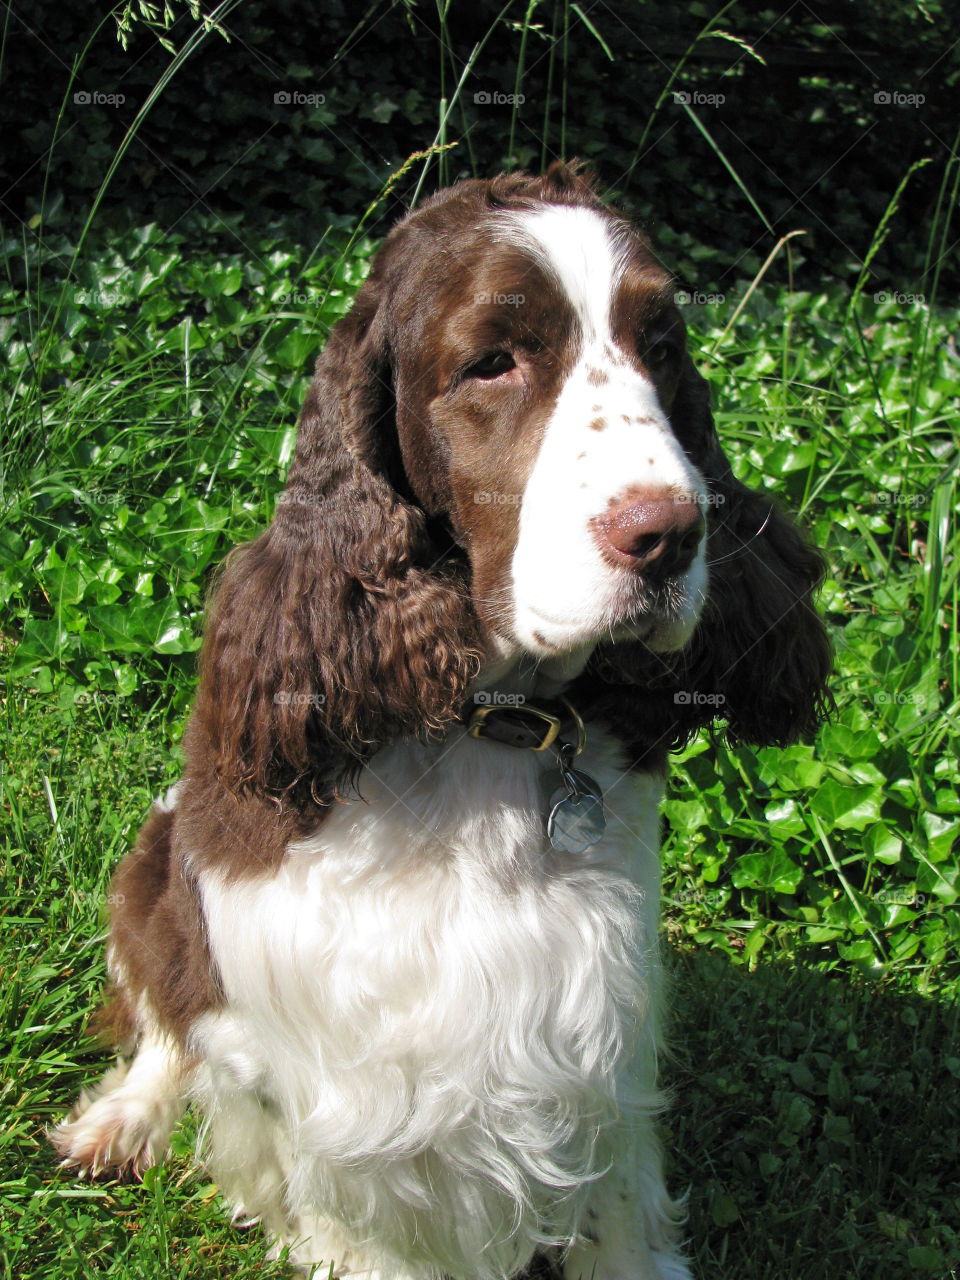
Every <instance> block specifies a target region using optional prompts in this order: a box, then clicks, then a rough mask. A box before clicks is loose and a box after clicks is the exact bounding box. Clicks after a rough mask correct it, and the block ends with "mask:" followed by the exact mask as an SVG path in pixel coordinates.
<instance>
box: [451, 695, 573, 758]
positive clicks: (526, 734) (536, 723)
mask: <svg viewBox="0 0 960 1280" xmlns="http://www.w3.org/2000/svg"><path fill="white" fill-rule="evenodd" d="M567 726H570V727H572V728H573V729H574V731H575V732H576V746H575V748H574V750H573V755H575V756H578V755H579V754H580V752H581V751H582V750H583V747H584V743H585V742H586V739H587V732H586V729H585V728H584V724H583V718H582V716H581V715H580V713H579V712H578V711H577V710H576V708H575V707H573V706H572V705H571V704H570V703H569V702H568V701H567V699H566V698H558V699H557V700H556V701H555V702H553V703H549V704H539V705H538V704H536V703H533V702H521V703H516V704H512V705H510V706H499V705H497V704H496V703H488V704H483V705H481V706H477V707H474V709H473V713H472V715H471V716H470V719H469V720H468V721H467V733H468V734H469V735H470V737H471V738H486V739H487V740H488V741H489V742H499V743H501V744H502V745H504V746H507V747H518V748H519V749H520V750H522V751H547V750H549V748H550V747H552V746H553V745H554V743H555V742H556V741H557V739H558V738H559V737H560V734H561V733H562V732H563V731H564V730H565V729H566V727H567Z"/></svg>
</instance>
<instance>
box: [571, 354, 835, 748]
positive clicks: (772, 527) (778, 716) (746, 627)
mask: <svg viewBox="0 0 960 1280" xmlns="http://www.w3.org/2000/svg"><path fill="white" fill-rule="evenodd" d="M671 419H672V421H673V425H674V429H675V431H676V432H677V435H678V437H679V439H680V441H681V443H682V444H683V445H684V448H685V449H686V450H687V452H688V453H689V454H690V456H691V457H692V458H693V459H694V461H695V462H696V463H697V464H698V466H699V467H700V469H701V471H702V472H703V474H704V476H705V478H706V479H707V482H708V486H709V493H710V506H709V512H708V542H707V562H708V565H709V572H710V585H709V590H708V596H707V603H706V607H705V609H704V612H703V615H702V617H701V619H700V622H699V625H698V627H697V630H696V632H695V634H694V636H693V637H692V639H691V641H690V642H689V644H688V645H687V646H686V648H684V649H683V650H682V651H681V652H680V653H678V654H663V655H658V654H652V653H650V651H649V650H647V649H646V648H645V647H644V646H642V645H639V644H627V645H615V646H605V647H604V648H602V649H601V650H599V651H598V652H597V654H596V655H595V658H594V660H593V662H592V664H591V669H590V670H591V672H592V675H593V677H594V679H599V680H600V681H602V682H603V683H605V684H607V685H608V686H609V685H612V686H614V687H616V688H618V690H619V691H618V693H617V694H616V695H614V696H613V697H612V698H611V699H610V705H611V707H615V706H616V703H617V699H618V698H622V697H623V693H624V690H623V688H622V687H623V686H624V685H625V684H626V685H631V686H634V690H633V691H631V692H632V696H629V695H628V699H627V702H626V703H622V704H621V710H620V711H619V712H617V713H616V718H617V719H618V721H619V722H620V724H621V727H622V728H623V729H624V730H627V726H626V724H625V723H624V717H625V716H628V717H629V720H630V721H631V724H630V728H629V730H628V733H629V737H630V738H631V739H632V741H633V743H634V746H635V748H636V749H637V751H638V753H640V752H643V751H649V750H653V749H655V748H659V749H666V748H674V747H679V746H682V745H683V744H684V743H686V742H687V741H688V740H689V739H690V738H691V737H692V736H693V734H694V733H696V731H697V730H698V729H700V728H701V727H702V726H704V725H710V724H715V723H717V722H718V721H722V722H724V723H725V724H726V728H727V735H728V737H729V738H730V739H731V740H732V741H736V742H746V743H751V744H753V745H756V746H775V745H776V746H783V745H786V744H787V743H790V742H794V741H796V739H798V738H801V737H805V736H808V735H810V734H812V733H813V732H814V730H815V729H816V727H817V725H818V724H819V723H820V722H821V720H822V719H823V718H824V716H825V715H826V714H827V713H828V711H829V709H830V707H831V705H832V698H831V695H830V693H829V691H828V690H827V687H826V682H827V678H828V676H829V674H830V669H831V653H830V644H829V641H828V638H827V633H826V630H825V628H824V625H823V623H822V621H821V620H820V618H819V617H818V615H817V612H816V610H815V608H814V606H813V595H814V592H815V591H816V590H817V588H818V587H819V585H820V583H821V581H822V579H823V574H824V569H825V565H824V560H823V557H822V556H821V554H820V552H819V551H817V550H816V549H815V548H814V547H813V546H812V545H811V544H810V543H809V541H808V540H807V539H806V537H805V536H804V535H803V533H802V532H801V531H800V530H799V529H798V528H797V526H796V525H795V524H794V523H793V521H792V520H791V519H790V518H789V517H788V516H786V515H785V514H784V513H783V512H782V511H780V509H779V508H778V507H777V505H776V503H775V502H774V501H773V500H772V499H771V498H770V497H769V496H768V495H766V494H764V493H757V492H755V491H753V490H751V489H748V488H747V487H746V486H745V485H743V484H741V483H740V482H739V481H738V480H736V479H735V478H734V476H733V473H732V472H731V470H730V464H729V462H728V461H727V458H726V456H725V455H724V453H723V451H722V449H721V448H720V443H719V440H718V439H717V435H716V430H715V428H714V424H713V416H712V414H711V412H710V396H709V389H708V387H707V384H706V382H705V381H704V379H703V378H701V377H700V375H699V374H698V373H697V372H696V370H695V369H694V367H693V363H692V362H691V361H690V360H689V358H688V359H687V365H686V368H685V370H684V374H683V377H682V379H681V384H680V387H679V390H678V393H677V397H676V400H675V402H674V405H673V409H672V411H671ZM637 686H642V688H643V692H642V693H641V692H639V689H638V688H637Z"/></svg>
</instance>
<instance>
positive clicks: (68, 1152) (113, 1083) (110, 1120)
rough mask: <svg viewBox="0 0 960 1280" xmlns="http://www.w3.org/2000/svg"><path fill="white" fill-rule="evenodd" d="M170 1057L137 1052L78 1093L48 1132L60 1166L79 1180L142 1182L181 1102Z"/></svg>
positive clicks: (162, 1153)
mask: <svg viewBox="0 0 960 1280" xmlns="http://www.w3.org/2000/svg"><path fill="white" fill-rule="evenodd" d="M169 1059H170V1055H169V1054H168V1053H165V1052H164V1051H163V1050H160V1049H158V1048H156V1047H153V1046H151V1047H150V1048H148V1049H147V1050H144V1049H141V1050H140V1051H139V1052H138V1054H137V1056H136V1058H135V1059H134V1061H133V1064H132V1066H128V1064H127V1063H124V1062H119V1063H117V1065H116V1066H115V1067H111V1069H110V1070H109V1071H108V1072H107V1073H106V1075H105V1076H104V1077H103V1079H102V1080H101V1081H100V1082H99V1083H98V1084H97V1085H95V1086H94V1088H93V1089H90V1090H86V1089H85V1090H84V1091H83V1093H81V1095H80V1098H79V1101H78V1102H77V1105H76V1106H75V1107H74V1108H73V1111H71V1113H70V1115H69V1116H68V1117H67V1118H66V1120H63V1121H62V1122H61V1123H60V1124H58V1125H57V1126H56V1127H55V1128H54V1129H53V1130H51V1131H50V1133H49V1137H50V1141H51V1143H52V1144H53V1147H54V1149H55V1150H56V1151H57V1153H58V1154H59V1155H60V1157H61V1168H73V1169H77V1170H78V1171H79V1174H80V1176H81V1177H89V1178H96V1177H99V1176H100V1175H101V1174H105V1173H112V1174H114V1175H118V1176H124V1175H132V1176H133V1177H134V1178H137V1179H139V1178H142V1177H143V1174H144V1173H145V1172H146V1170H147V1169H149V1168H150V1167H151V1165H154V1164H158V1163H159V1162H160V1161H162V1160H163V1158H164V1156H165V1155H166V1152H167V1144H168V1142H169V1140H170V1134H171V1132H172V1131H173V1127H174V1125H175V1124H176V1122H177V1120H178V1119H179V1118H180V1115H181V1114H182V1111H183V1105H184V1104H183V1098H182V1096H181V1094H180V1090H179V1088H178V1087H177V1083H178V1081H177V1076H176V1073H175V1072H174V1071H173V1070H171V1063H170V1060H169Z"/></svg>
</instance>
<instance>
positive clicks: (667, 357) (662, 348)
mask: <svg viewBox="0 0 960 1280" xmlns="http://www.w3.org/2000/svg"><path fill="white" fill-rule="evenodd" d="M675 355H676V347H675V346H674V345H673V343H672V342H667V341H666V340H665V339H663V340H661V341H660V342H654V343H653V344H652V345H651V346H649V347H648V348H647V350H646V351H645V352H644V356H643V362H644V364H645V365H647V367H648V368H650V369H663V368H665V367H666V366H667V365H668V364H670V362H671V361H672V360H673V357H674V356H675Z"/></svg>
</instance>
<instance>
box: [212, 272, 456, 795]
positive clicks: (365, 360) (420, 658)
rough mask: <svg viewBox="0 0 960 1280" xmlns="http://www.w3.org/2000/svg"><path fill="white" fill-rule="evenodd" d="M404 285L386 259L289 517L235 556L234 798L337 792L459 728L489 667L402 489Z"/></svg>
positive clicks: (329, 383)
mask: <svg viewBox="0 0 960 1280" xmlns="http://www.w3.org/2000/svg"><path fill="white" fill-rule="evenodd" d="M381 252H383V251H381ZM387 292H388V288H387V285H386V284H385V282H384V273H383V272H381V271H378V269H377V266H376V264H375V267H374V271H373V273H372V274H371V278H370V279H369V280H368V281H367V282H366V284H365V285H364V286H363V288H362V289H361V290H360V292H359V294H358V295H357V299H356V301H355V303H354V306H353V309H352V310H351V312H350V313H349V315H347V316H346V317H345V318H344V319H343V320H341V321H340V322H339V323H338V324H337V325H336V327H335V328H334V329H333V331H332V333H331V335H330V338H329V341H328V343H327V346H326V349H325V350H324V352H323V355H322V356H321V357H320V359H319V361H318V362H317V367H316V375H315V377H314V381H313V384H312V386H311V388H310V391H309V393H308V395H307V398H306V402H305V404H304V406H303V410H302V412H301V415H300V422H299V430H298V437H297V447H296V451H295V454H294V458H293V461H292V463H291V467H290V473H289V476H288V480H287V486H286V489H285V491H284V493H283V494H282V496H281V500H280V502H279V503H278V506H277V512H276V515H275V517H274V521H273V524H272V525H271V526H270V528H269V529H268V530H267V532H266V533H264V534H263V535H262V536H261V537H259V538H257V539H256V541H254V542H252V543H250V544H248V545H247V546H245V547H240V548H238V549H237V550H236V551H234V552H233V553H232V554H231V555H230V556H229V557H228V558H227V561H226V563H225V565H224V567H223V571H222V575H221V577H220V580H219V583H218V584H217V586H216V589H215V594H214V596H213V600H212V604H211V606H210V608H209V611H208V616H207V622H206V632H205V639H204V645H203V650H202V654H201V661H200V690H199V695H198V700H197V715H198V716H200V717H201V719H202V723H203V727H204V728H205V730H206V737H207V740H208V742H209V745H210V749H211V751H212V752H213V755H214V757H215V762H216V767H217V770H218V773H219V776H220V777H221V779H222V780H223V781H224V782H225V783H226V784H227V785H228V786H230V787H232V788H233V789H235V790H245V789H260V790H264V791H278V790H279V791H283V790H288V791H289V790H290V788H291V787H292V786H293V785H294V784H296V783H298V782H299V783H302V782H303V780H304V779H307V780H308V781H309V787H310V790H311V791H312V793H313V794H314V795H316V794H317V793H321V794H326V795H329V794H330V793H331V791H332V789H333V785H334V784H335V781H336V779H337V778H339V777H341V776H343V775H345V774H348V773H350V772H352V771H353V770H354V769H355V768H356V766H357V765H358V764H359V763H360V762H361V761H362V760H363V759H365V758H366V757H367V756H368V755H369V754H370V753H371V752H372V751H373V750H375V749H376V748H377V747H378V746H380V745H383V744H384V743H386V742H388V741H391V740H393V739H395V738H398V737H409V736H411V735H412V734H416V733H425V732H428V731H429V730H431V729H435V728H439V727H440V726H442V725H443V724H445V723H447V722H448V721H449V720H450V719H451V718H453V716H454V715H455V714H456V713H457V710H458V707H459V704H460V702H461V700H462V697H463V694H464V691H465V688H466V686H467V684H468V682H469V680H470V678H471V677H472V675H473V674H474V673H475V671H476V669H477V666H478V665H479V657H480V654H479V648H478V631H477V624H476V620H475V618H474V616H473V614H472V611H471V609H470V606H469V596H468V592H467V591H466V590H465V589H464V585H463V583H462V582H461V580H460V577H459V576H458V570H457V568H456V567H454V566H447V567H444V566H440V567H437V566H436V565H435V562H436V561H437V560H438V559H439V553H438V551H437V550H436V548H434V547H433V546H432V544H431V542H430V539H429V537H428V534H427V532H426V522H425V517H424V515H423V512H422V511H421V510H420V509H419V507H417V506H416V505H415V504H414V502H413V501H412V500H410V499H409V498H408V497H406V496H401V494H400V493H399V492H398V491H397V488H396V487H395V484H397V483H399V481H398V479H397V477H398V475H402V468H401V464H400V462H399V452H398V449H397V445H396V428H395V413H394V404H393V392H392V386H391V381H390V378H391V374H390V350H389V346H390V341H389V332H388V329H389V326H388V323H387V321H386V318H385V312H386V310H387V309H388V308H387V303H386V294H387ZM398 469H399V470H398ZM299 790H300V792H302V787H300V788H299Z"/></svg>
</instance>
